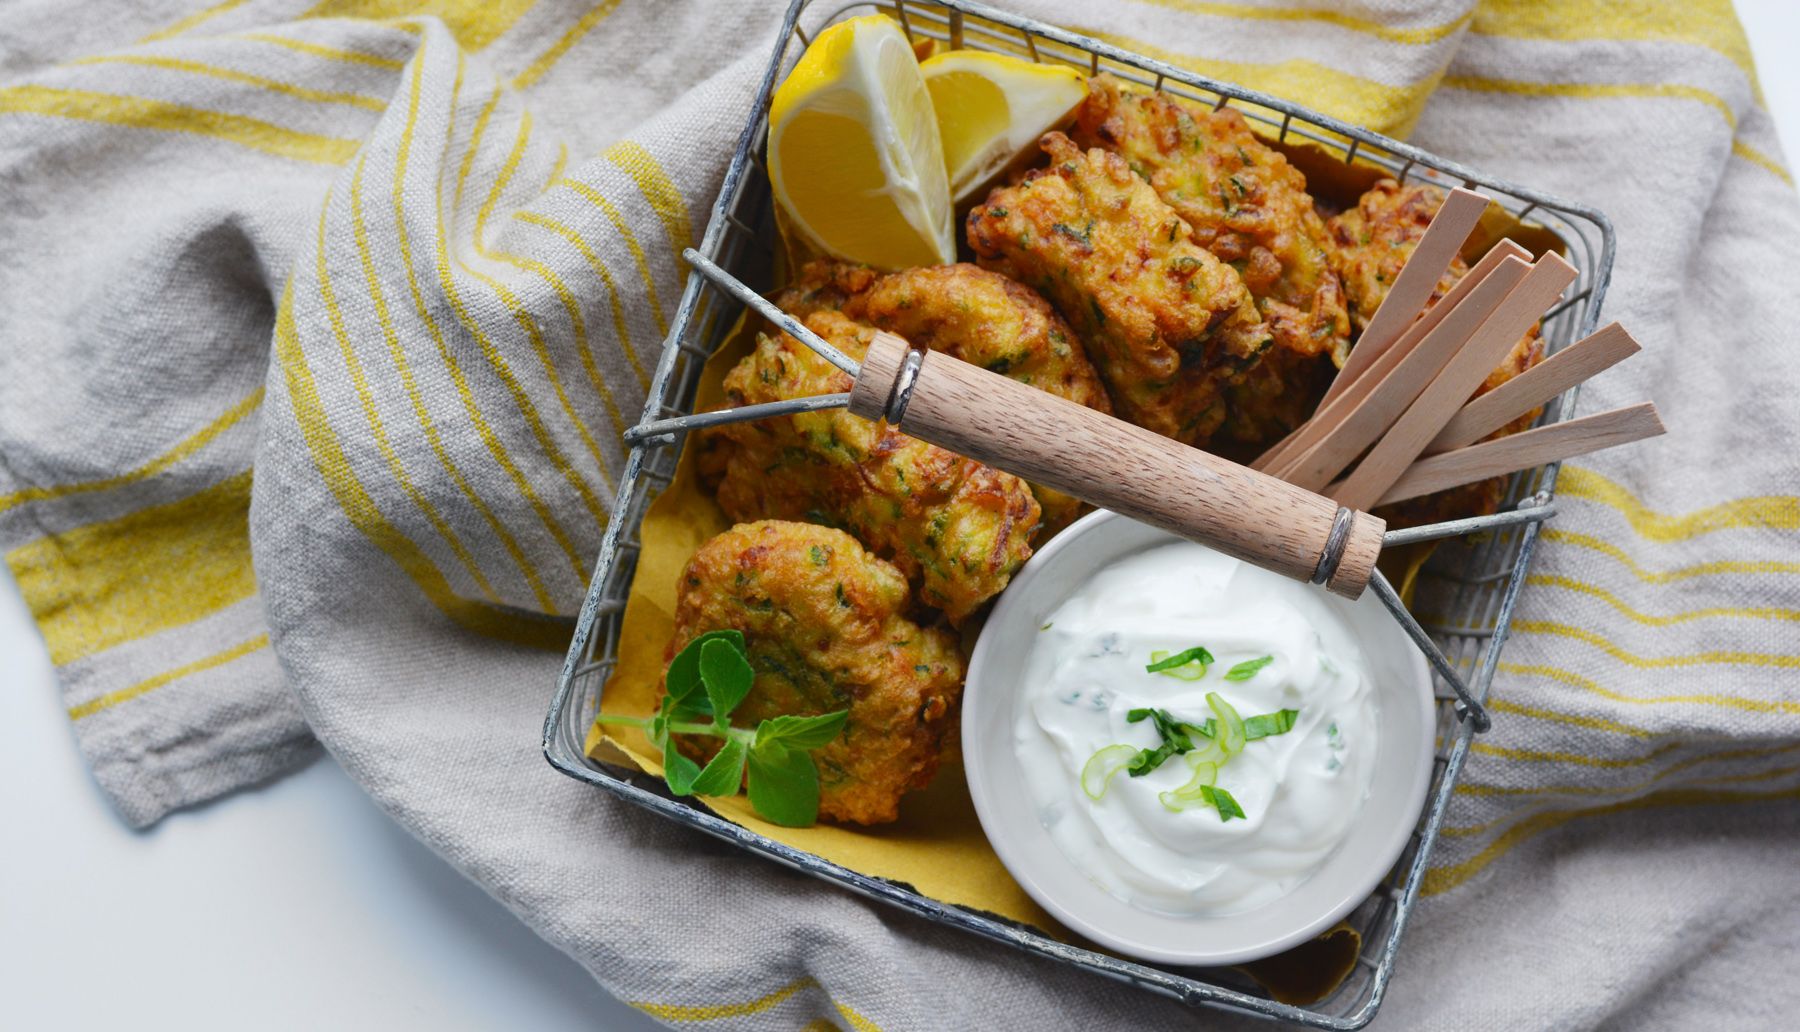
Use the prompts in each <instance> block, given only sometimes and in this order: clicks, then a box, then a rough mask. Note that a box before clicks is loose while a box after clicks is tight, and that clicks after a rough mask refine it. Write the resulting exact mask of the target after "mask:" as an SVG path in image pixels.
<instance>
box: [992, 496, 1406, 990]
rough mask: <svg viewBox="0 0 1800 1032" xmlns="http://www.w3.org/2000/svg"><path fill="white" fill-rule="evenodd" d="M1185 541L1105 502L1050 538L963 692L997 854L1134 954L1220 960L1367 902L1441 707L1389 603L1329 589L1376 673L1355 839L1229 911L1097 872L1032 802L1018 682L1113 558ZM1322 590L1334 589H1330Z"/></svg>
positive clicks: (1060, 915)
mask: <svg viewBox="0 0 1800 1032" xmlns="http://www.w3.org/2000/svg"><path fill="white" fill-rule="evenodd" d="M1175 540H1179V539H1177V538H1175V537H1173V536H1172V535H1170V534H1168V533H1167V532H1165V531H1161V530H1157V529H1156V528H1154V527H1150V526H1147V525H1145V524H1142V523H1139V522H1137V521H1135V520H1132V519H1128V518H1126V517H1124V516H1120V515H1118V514H1116V513H1112V512H1105V511H1101V512H1095V513H1092V514H1090V515H1088V516H1086V517H1084V518H1083V519H1081V520H1079V521H1078V522H1076V523H1075V524H1074V525H1073V526H1071V527H1069V528H1068V529H1067V530H1065V531H1063V532H1062V533H1061V534H1059V535H1057V536H1056V538H1055V539H1053V540H1052V541H1051V542H1050V543H1049V544H1048V545H1046V546H1044V548H1043V549H1042V550H1040V551H1039V552H1038V553H1037V554H1036V555H1035V556H1033V557H1032V559H1031V561H1030V562H1028V563H1026V564H1025V567H1024V569H1022V570H1020V571H1019V574H1018V576H1016V577H1014V578H1013V580H1012V584H1011V585H1010V586H1009V587H1008V588H1007V589H1006V592H1005V593H1004V594H1002V595H1001V596H1000V600H999V603H998V604H997V605H996V606H995V607H994V611H993V613H992V614H990V615H989V617H988V620H987V624H986V626H985V627H983V628H982V631H981V637H980V639H979V640H978V641H977V642H976V645H975V654H974V656H973V658H972V659H971V660H970V662H969V674H968V681H967V685H966V687H965V688H964V689H963V718H962V720H963V723H962V749H963V763H964V767H965V769H966V771H967V774H968V779H969V792H970V794H971V795H972V796H973V797H974V799H975V810H976V812H977V813H978V814H979V815H980V817H981V826H982V829H983V830H984V831H985V832H986V833H987V837H988V841H989V842H990V843H992V845H993V847H994V852H996V853H998V854H999V856H1000V860H1001V862H1002V863H1004V864H1005V865H1006V869H1007V870H1008V871H1010V872H1012V876H1013V878H1015V879H1016V880H1017V881H1018V882H1019V884H1020V885H1022V886H1023V887H1024V888H1025V891H1026V892H1028V893H1030V894H1031V897H1032V898H1033V899H1035V900H1037V901H1038V903H1039V904H1040V905H1042V906H1043V908H1044V909H1045V910H1048V911H1049V912H1050V913H1052V914H1054V915H1055V916H1056V917H1057V919H1058V920H1060V921H1062V922H1063V923H1064V924H1066V925H1067V926H1068V927H1070V928H1071V929H1073V930H1075V931H1077V932H1079V933H1081V934H1082V935H1084V936H1087V937H1088V938H1089V939H1092V940H1093V941H1095V942H1097V943H1100V944H1102V945H1104V946H1107V947H1109V948H1111V949H1114V950H1117V951H1118V952H1120V953H1122V954H1126V955H1128V956H1132V957H1138V958H1141V959H1144V960H1150V961H1156V962H1159V963H1164V964H1173V965H1182V966H1189V965H1191V966H1200V967H1204V966H1215V965H1222V964H1240V963H1244V962H1246V961H1250V960H1255V959H1257V958H1260V957H1267V956H1271V955H1273V954H1276V953H1280V952H1281V951H1283V950H1285V949H1288V948H1290V947H1292V946H1296V945H1298V944H1300V943H1302V942H1305V941H1306V940H1308V939H1310V938H1312V937H1313V936H1315V935H1318V934H1319V933H1320V932H1323V931H1324V930H1325V929H1327V928H1329V927H1331V926H1332V925H1333V924H1335V923H1337V922H1338V921H1339V920H1341V919H1342V918H1343V917H1344V915H1346V914H1348V913H1349V912H1350V911H1351V910H1353V909H1355V908H1356V905H1357V904H1358V903H1361V902H1362V901H1363V900H1364V899H1366V898H1368V896H1369V893H1371V892H1373V891H1374V889H1375V886H1376V885H1378V884H1380V882H1381V879H1382V878H1383V876H1385V875H1386V874H1387V872H1388V870H1389V869H1390V868H1391V867H1393V865H1394V862H1395V861H1396V860H1397V859H1399V857H1400V854H1401V852H1402V851H1403V850H1404V849H1405V848H1406V842H1407V839H1408V837H1409V836H1410V835H1411V834H1412V829H1413V826H1414V825H1415V824H1416V823H1417V822H1418V819H1419V812H1420V810H1421V809H1422V808H1423V806H1424V803H1425V792H1426V789H1427V788H1428V787H1429V785H1430V782H1431V767H1432V759H1431V758H1432V752H1433V736H1434V734H1435V729H1436V713H1435V707H1434V703H1433V700H1432V692H1431V678H1430V674H1429V672H1428V671H1427V668H1426V665H1425V658H1424V656H1422V655H1421V654H1420V653H1419V650H1418V648H1417V647H1415V646H1414V645H1413V644H1412V642H1411V641H1410V640H1408V638H1407V637H1406V634H1405V632H1404V631H1402V630H1401V629H1400V626H1399V624H1397V623H1395V622H1394V619H1393V617H1392V616H1390V615H1389V614H1388V612H1387V610H1386V609H1384V608H1382V605H1381V603H1380V601H1378V600H1377V599H1376V598H1374V597H1373V595H1364V596H1363V597H1362V598H1361V599H1359V600H1358V601H1355V602H1351V601H1348V600H1346V599H1341V598H1338V597H1336V596H1327V601H1328V602H1329V604H1330V605H1331V606H1332V607H1333V608H1334V609H1335V610H1337V612H1338V613H1339V614H1341V616H1342V617H1343V619H1344V620H1345V621H1346V623H1347V624H1348V626H1349V627H1350V629H1351V631H1352V633H1354V634H1355V635H1356V636H1357V641H1358V644H1359V645H1360V646H1361V647H1362V650H1363V655H1364V658H1365V660H1366V661H1367V663H1368V665H1369V670H1370V673H1371V675H1372V677H1373V679H1374V682H1375V684H1374V692H1375V702H1376V705H1377V707H1378V719H1379V721H1380V735H1379V742H1378V744H1377V750H1378V754H1377V757H1376V764H1375V772H1374V780H1373V781H1372V783H1371V784H1370V787H1369V795H1368V797H1367V798H1366V799H1365V800H1364V801H1363V807H1362V812H1361V813H1360V814H1359V816H1358V817H1357V819H1356V821H1355V823H1354V824H1353V825H1352V827H1351V830H1350V833H1349V835H1348V836H1347V837H1346V838H1345V839H1344V841H1343V842H1342V843H1341V844H1340V845H1339V846H1338V848H1337V850H1336V851H1334V852H1333V853H1332V854H1331V855H1330V856H1329V857H1327V858H1326V860H1325V862H1324V864H1323V865H1322V866H1321V867H1320V868H1319V869H1318V870H1317V871H1316V872H1314V873H1313V875H1312V877H1311V878H1308V879H1307V880H1306V881H1305V882H1302V883H1301V884H1300V885H1299V886H1298V887H1297V888H1295V889H1294V890H1293V891H1292V892H1290V893H1288V894H1287V895H1285V896H1282V897H1280V898H1279V899H1276V900H1274V901H1272V902H1270V903H1267V904H1265V905H1263V906H1261V907H1258V908H1256V909H1253V910H1249V911H1245V912H1242V913H1237V914H1232V915H1229V916H1226V917H1195V916H1177V915H1171V914H1160V913H1154V912H1151V911H1148V910H1142V909H1139V908H1137V907H1135V906H1132V905H1131V904H1129V903H1126V902H1125V901H1123V900H1121V899H1119V898H1118V897H1116V896H1113V895H1112V894H1111V893H1109V892H1107V891H1106V890H1105V889H1103V888H1101V887H1100V886H1099V885H1098V884H1096V883H1095V882H1093V881H1092V880H1090V879H1089V878H1088V877H1087V876H1086V875H1085V874H1084V873H1083V872H1082V871H1081V870H1080V869H1079V868H1077V867H1076V866H1075V865H1074V864H1073V863H1072V862H1071V861H1070V860H1069V859H1068V857H1067V856H1065V855H1064V854H1063V851H1062V850H1061V849H1060V848H1059V847H1058V846H1057V845H1056V843H1055V842H1054V841H1053V840H1052V839H1051V837H1050V833H1049V832H1048V831H1047V830H1045V828H1044V826H1043V824H1042V823H1041V822H1040V821H1039V820H1038V815H1037V808H1036V807H1035V806H1033V805H1031V803H1030V802H1029V800H1030V799H1031V798H1032V795H1031V792H1030V790H1029V788H1028V786H1026V784H1025V783H1024V779H1023V775H1022V774H1021V771H1020V768H1019V762H1018V759H1017V757H1016V755H1015V753H1014V751H1013V727H1014V719H1015V716H1016V712H1015V706H1016V704H1017V700H1018V698H1019V696H1020V685H1019V679H1020V677H1021V675H1022V674H1023V672H1024V669H1025V664H1024V663H1023V662H1022V661H1021V657H1023V656H1025V655H1027V654H1028V653H1029V652H1030V650H1031V648H1032V645H1033V642H1034V639H1035V635H1036V633H1037V631H1038V629H1039V628H1040V627H1042V626H1043V625H1044V623H1045V621H1047V620H1048V619H1049V618H1050V615H1051V614H1052V613H1054V612H1055V611H1056V609H1057V608H1058V607H1059V606H1061V605H1062V604H1063V602H1064V601H1066V600H1067V599H1068V598H1069V596H1070V595H1071V594H1072V593H1073V592H1074V591H1075V589H1076V588H1078V587H1080V586H1081V585H1083V584H1085V583H1086V582H1087V581H1088V579H1089V578H1091V577H1092V576H1093V575H1094V574H1095V573H1097V572H1099V571H1100V570H1101V569H1102V568H1104V567H1107V566H1110V565H1112V564H1113V563H1115V562H1117V561H1118V560H1120V559H1122V558H1124V557H1126V556H1128V555H1131V554H1133V553H1136V552H1140V551H1142V550H1144V549H1146V548H1154V547H1156V546H1158V545H1164V544H1168V543H1169V542H1171V541H1175ZM1320 590H1321V593H1323V589H1320Z"/></svg>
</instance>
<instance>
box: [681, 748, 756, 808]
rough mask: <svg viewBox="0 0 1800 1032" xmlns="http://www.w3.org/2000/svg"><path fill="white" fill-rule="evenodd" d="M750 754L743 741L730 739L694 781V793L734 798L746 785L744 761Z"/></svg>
mask: <svg viewBox="0 0 1800 1032" xmlns="http://www.w3.org/2000/svg"><path fill="white" fill-rule="evenodd" d="M748 754H749V750H748V749H747V748H745V746H744V743H743V741H742V740H741V739H737V738H728V739H726V740H725V745H724V747H723V748H721V749H720V750H719V751H718V752H717V753H716V754H714V755H713V758H712V760H711V761H710V762H708V763H707V765H706V769H705V770H702V771H701V772H700V776H699V777H697V778H695V779H694V784H693V793H694V794H695V795H704V796H734V795H737V794H738V789H739V788H742V787H743V785H744V759H745V757H746V756H747V755H748Z"/></svg>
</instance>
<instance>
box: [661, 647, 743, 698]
mask: <svg viewBox="0 0 1800 1032" xmlns="http://www.w3.org/2000/svg"><path fill="white" fill-rule="evenodd" d="M709 641H727V642H731V643H732V644H733V645H736V646H737V650H738V652H739V653H742V652H744V632H742V631H707V632H706V633H704V634H701V635H699V636H698V637H696V638H695V639H694V640H693V641H690V642H688V643H687V645H685V646H683V648H682V650H681V651H680V652H677V653H676V654H675V658H674V659H671V660H670V661H669V673H668V676H667V677H666V678H665V679H664V684H665V686H666V687H667V688H668V691H669V695H670V696H672V697H673V698H674V699H675V701H676V702H684V701H686V700H687V699H688V698H689V697H690V696H693V695H696V694H697V693H699V691H700V688H701V682H700V651H701V650H702V649H704V648H705V647H706V643H707V642H709ZM692 705H695V706H699V705H705V706H706V707H707V708H708V710H709V711H710V709H711V707H712V703H711V702H710V701H708V700H707V699H706V698H705V697H704V696H702V697H701V698H699V699H698V700H696V701H695V702H694V703H693V704H692Z"/></svg>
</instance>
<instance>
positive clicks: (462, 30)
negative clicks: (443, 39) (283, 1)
mask: <svg viewBox="0 0 1800 1032" xmlns="http://www.w3.org/2000/svg"><path fill="white" fill-rule="evenodd" d="M536 4H537V0H429V2H427V3H420V2H419V0H320V2H319V3H317V4H315V5H313V7H312V8H311V9H310V10H308V11H307V12H306V13H305V14H303V15H301V16H300V17H302V18H361V19H364V20H366V21H381V20H385V19H391V18H403V17H409V16H410V17H437V18H441V19H443V22H444V24H445V26H447V27H448V28H449V29H450V33H451V35H453V36H455V37H456V42H457V43H459V44H460V45H461V46H462V48H463V49H464V50H470V51H475V50H483V49H486V48H487V46H488V44H490V43H492V42H494V41H495V40H497V39H499V38H500V37H501V36H503V35H505V34H506V32H507V30H508V29H511V28H512V27H513V25H514V24H516V23H517V22H518V20H519V19H520V18H522V17H524V16H525V12H527V11H529V10H531V9H532V8H533V7H534V6H536Z"/></svg>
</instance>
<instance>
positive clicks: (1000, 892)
mask: <svg viewBox="0 0 1800 1032" xmlns="http://www.w3.org/2000/svg"><path fill="white" fill-rule="evenodd" d="M754 343H755V333H754V332H753V331H746V330H745V329H744V328H743V327H742V326H741V325H740V327H739V328H738V329H737V330H736V331H735V332H734V333H733V335H732V337H731V339H730V340H729V341H727V343H726V344H725V345H724V346H723V347H721V348H720V349H719V351H718V352H717V353H716V354H714V355H713V357H712V359H711V360H709V361H708V362H707V364H706V368H705V369H704V370H703V371H702V372H701V376H700V388H699V394H698V398H697V399H696V404H695V409H696V410H700V409H706V408H711V407H714V406H716V405H717V404H719V402H720V401H721V400H722V397H723V387H722V381H723V380H724V378H725V373H726V372H728V371H730V369H731V367H732V366H734V365H736V364H737V362H738V360H739V359H741V358H743V357H744V356H745V355H746V354H748V353H749V351H750V349H751V347H752V346H753V345H754ZM689 443H690V444H691V443H692V438H691V437H690V438H689ZM730 526H731V523H730V521H729V520H727V519H726V518H725V514H724V513H723V512H721V511H720V510H719V507H718V505H717V504H716V503H714V501H713V500H712V498H711V497H710V496H709V495H708V494H707V493H706V491H705V490H704V489H703V488H702V487H701V484H700V478H699V476H698V475H697V474H696V473H695V471H694V449H693V448H692V447H687V448H684V449H683V452H682V456H681V462H680V465H679V466H678V467H677V469H676V473H675V479H674V480H673V481H672V482H671V483H670V484H669V486H668V488H667V489H665V490H664V491H663V493H662V494H661V495H660V496H658V497H657V498H656V500H655V501H654V502H652V503H651V505H650V508H649V510H648V512H646V514H645V516H644V525H643V531H642V534H641V540H642V541H643V551H642V552H641V554H640V555H639V557H638V566H637V572H636V573H635V574H634V575H633V577H632V581H631V591H630V594H629V595H628V596H627V599H626V603H625V621H624V626H623V628H622V631H621V635H620V640H619V662H618V665H617V666H616V667H615V668H614V670H613V675H612V678H611V680H609V681H608V682H607V685H606V691H605V693H604V695H603V696H602V708H603V710H604V711H605V712H606V713H611V714H622V715H628V716H650V715H652V714H654V713H655V712H656V708H657V705H658V704H659V703H660V702H661V699H662V678H663V668H664V665H665V663H666V661H667V660H666V650H667V647H668V644H669V638H670V636H671V635H672V634H673V633H674V629H675V619H674V616H675V585H676V582H677V578H678V577H679V576H680V573H681V569H682V567H683V566H685V565H686V564H687V561H688V559H689V558H690V557H691V556H692V555H693V554H694V552H695V551H697V550H698V549H699V547H700V546H701V545H702V544H705V543H706V542H707V541H708V540H709V539H711V538H712V537H713V536H714V535H716V534H719V533H721V532H723V531H725V530H727V529H729V527H730ZM608 743H610V744H611V745H612V746H613V747H614V748H616V749H617V750H619V751H620V752H623V753H624V754H625V756H627V757H629V758H630V760H631V761H632V762H633V763H635V764H636V765H637V766H638V767H639V768H641V769H643V770H645V771H648V772H650V773H652V774H659V775H660V774H661V773H662V762H661V756H660V752H659V751H658V750H657V749H656V748H654V747H653V746H652V745H651V744H650V740H649V739H648V738H647V737H646V736H645V735H644V734H643V732H641V731H638V730H637V729H635V728H622V727H606V728H601V727H600V726H599V725H595V727H594V728H593V729H592V730H590V731H589V734H588V739H587V751H588V755H590V756H594V757H596V758H605V759H614V760H616V758H617V757H616V754H613V755H602V753H601V751H600V750H602V749H604V748H605V746H606V745H607V744H608ZM705 802H706V805H707V806H708V807H710V808H711V809H712V810H713V812H715V813H717V814H718V815H719V816H721V817H724V818H725V819H726V820H729V821H731V822H733V823H735V824H741V825H743V826H744V827H746V828H749V829H751V830H752V831H755V832H758V833H760V834H763V835H767V836H768V837H769V838H772V839H774V840H776V841H778V842H782V843H785V844H787V845H790V846H793V847H795V848H797V849H803V850H806V851H807V852H809V853H812V854H813V855H815V856H819V857H823V858H824V859H826V860H830V861H832V862H833V863H837V864H842V865H843V866H845V867H848V868H850V869H851V870H853V871H857V872H860V873H862V874H867V875H872V876H874V877H877V878H887V879H890V880H892V881H899V882H905V883H907V884H908V885H911V886H912V887H913V888H915V889H917V890H918V891H919V892H920V893H921V894H923V895H926V896H929V897H931V898H932V899H935V900H939V901H941V902H945V903H952V904H956V905H959V906H965V907H969V908H972V909H975V910H982V911H986V912H988V913H992V914H997V915H999V916H1001V917H1005V918H1008V919H1009V920H1013V921H1018V922H1021V923H1024V924H1029V925H1032V926H1034V927H1036V928H1039V929H1042V930H1044V931H1045V932H1047V933H1049V934H1051V935H1053V936H1055V937H1057V938H1059V939H1064V940H1067V939H1069V938H1070V937H1071V936H1070V933H1069V932H1068V931H1067V930H1066V929H1064V928H1062V927H1061V926H1060V925H1058V924H1057V923H1056V921H1055V920H1054V919H1053V918H1051V917H1050V915H1049V914H1047V913H1045V912H1044V910H1043V909H1042V908H1041V907H1039V906H1038V905H1037V904H1036V903H1034V902H1032V900H1031V897H1030V896H1027V895H1026V894H1025V891H1024V890H1023V889H1021V888H1019V885H1018V883H1017V882H1015V881H1013V879H1012V876H1011V875H1009V874H1008V873H1007V872H1006V868H1005V867H1004V866H1002V865H1001V863H1000V858H999V857H997V856H995V855H994V851H993V849H992V848H990V847H989V846H988V842H987V836H985V835H983V834H982V831H981V822H980V820H979V819H978V818H977V817H976V816H975V804H974V802H973V801H972V800H970V798H969V790H968V787H967V784H966V782H965V781H964V779H963V774H962V768H961V766H960V765H958V764H955V763H947V764H945V765H944V767H943V769H941V770H939V771H938V775H937V778H936V779H935V780H934V781H933V782H932V783H931V787H930V788H928V789H926V790H925V791H923V792H917V793H913V794H912V795H909V796H907V797H906V799H905V801H904V802H903V803H902V804H901V807H900V819H899V820H898V821H896V822H894V823H893V824H888V825H881V826H877V827H872V828H860V827H855V826H838V825H833V824H828V823H824V822H821V823H819V824H817V825H815V826H813V827H811V828H784V827H780V826H778V825H774V824H770V823H769V822H767V821H765V820H762V819H761V818H759V817H757V816H756V811H754V810H753V809H751V807H750V802H749V800H748V799H746V798H745V797H744V796H741V795H739V796H734V797H731V798H720V799H707V800H705Z"/></svg>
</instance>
